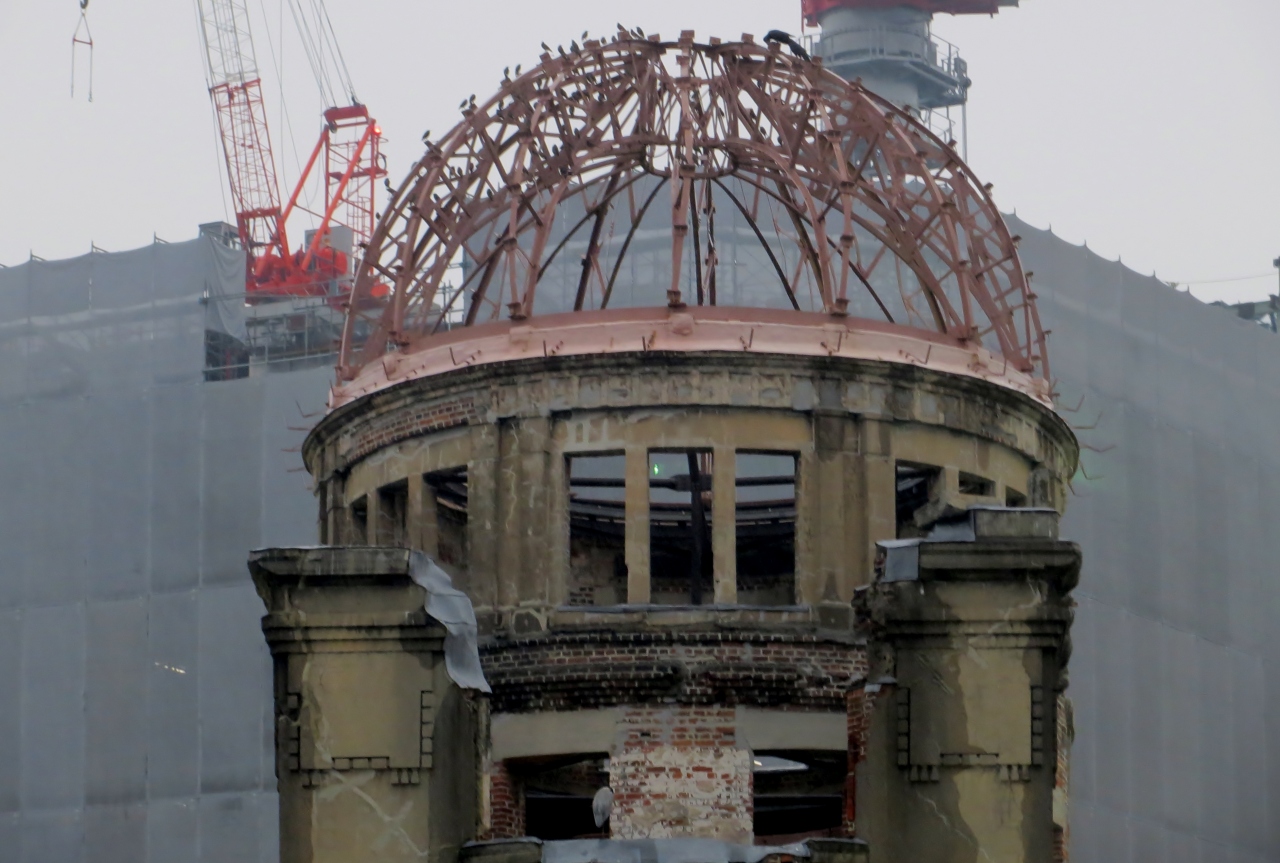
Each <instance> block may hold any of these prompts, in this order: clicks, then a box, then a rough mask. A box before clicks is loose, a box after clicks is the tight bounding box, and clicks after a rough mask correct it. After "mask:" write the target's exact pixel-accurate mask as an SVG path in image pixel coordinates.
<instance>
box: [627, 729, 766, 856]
mask: <svg viewBox="0 0 1280 863" xmlns="http://www.w3.org/2000/svg"><path fill="white" fill-rule="evenodd" d="M619 738H620V739H619V741H618V746H617V750H616V751H615V752H614V753H613V755H612V756H611V757H610V761H609V784H610V787H612V788H613V792H614V804H613V813H612V815H611V817H610V831H611V835H612V836H613V838H615V839H666V838H674V837H696V838H704V839H720V840H722V841H727V842H736V843H744V844H750V842H751V825H752V802H751V800H752V775H751V752H750V751H749V750H747V749H746V748H745V747H741V748H740V747H739V746H738V745H737V739H736V732H735V728H734V710H733V708H729V707H632V708H628V709H627V710H626V711H625V713H624V716H623V719H622V721H621V728H620V731H619Z"/></svg>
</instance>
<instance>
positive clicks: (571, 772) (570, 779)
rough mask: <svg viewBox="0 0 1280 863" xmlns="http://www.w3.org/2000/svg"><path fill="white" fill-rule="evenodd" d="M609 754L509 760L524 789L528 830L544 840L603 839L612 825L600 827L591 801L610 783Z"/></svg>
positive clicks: (514, 775)
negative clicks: (520, 760) (607, 758)
mask: <svg viewBox="0 0 1280 863" xmlns="http://www.w3.org/2000/svg"><path fill="white" fill-rule="evenodd" d="M606 765H607V761H606V756H605V755H603V754H593V755H572V756H566V757H563V758H554V759H544V760H537V761H535V760H530V761H525V762H522V763H519V764H516V763H514V762H510V761H509V762H507V769H508V770H510V771H511V773H512V775H513V777H518V779H519V782H520V784H521V786H522V787H523V789H524V807H525V809H524V818H525V833H526V834H527V835H529V836H533V837H536V838H538V839H542V840H556V839H604V838H608V835H609V833H608V831H609V825H608V823H607V822H606V823H605V824H604V825H603V826H601V827H597V826H596V820H595V815H594V814H593V812H592V810H591V801H592V800H593V799H594V798H595V795H596V792H597V791H599V790H600V789H601V788H602V787H604V786H606V785H608V784H609V773H608V767H607V766H606Z"/></svg>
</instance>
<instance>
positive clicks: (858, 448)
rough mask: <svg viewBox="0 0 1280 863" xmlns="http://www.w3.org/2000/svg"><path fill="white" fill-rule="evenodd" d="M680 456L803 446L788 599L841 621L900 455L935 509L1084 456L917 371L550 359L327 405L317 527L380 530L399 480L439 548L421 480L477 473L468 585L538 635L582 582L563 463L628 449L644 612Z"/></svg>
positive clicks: (1057, 482) (727, 514) (635, 570)
mask: <svg viewBox="0 0 1280 863" xmlns="http://www.w3.org/2000/svg"><path fill="white" fill-rule="evenodd" d="M681 447H686V448H697V449H700V450H706V451H708V452H711V453H712V454H713V455H714V462H715V465H716V472H717V475H718V476H720V477H722V481H721V483H720V484H719V486H716V487H718V488H722V489H728V490H732V484H731V482H730V480H731V479H732V477H733V470H734V459H735V455H736V453H738V452H760V451H772V452H787V453H793V454H795V456H796V458H797V460H798V462H797V463H798V467H797V474H796V495H797V497H796V510H797V512H796V525H797V527H796V535H795V550H796V552H795V553H796V559H795V577H794V578H795V587H794V597H795V602H796V604H798V605H803V606H807V607H809V608H810V609H812V613H813V614H814V615H815V616H820V615H822V614H824V613H826V614H833V615H837V616H839V615H842V614H843V615H844V617H845V619H846V620H847V604H848V601H849V600H850V599H851V598H852V595H853V590H854V588H856V587H857V586H859V585H861V584H865V583H866V582H867V581H868V579H869V578H870V570H871V557H872V551H873V546H874V542H875V541H877V540H880V539H888V538H892V537H893V536H895V535H896V524H895V513H894V494H895V490H894V488H895V486H894V483H895V476H894V465H895V462H899V461H901V462H919V463H924V464H930V465H937V466H938V469H939V471H940V482H939V483H938V484H937V488H936V491H935V498H936V499H935V501H934V504H935V505H936V508H937V509H938V510H939V511H942V510H944V509H947V508H963V507H964V506H967V505H968V504H969V503H973V502H977V499H976V498H975V497H974V496H973V495H972V494H969V493H966V491H965V490H964V489H963V488H962V484H961V477H962V475H964V474H966V473H967V474H975V475H979V476H981V477H984V478H986V479H987V480H989V482H990V487H989V491H988V492H987V493H986V497H985V498H983V499H985V500H986V502H989V503H990V502H1000V503H1003V502H1004V500H1005V499H1006V496H1007V495H1009V494H1016V495H1020V496H1022V497H1027V496H1029V495H1037V494H1039V495H1040V496H1041V497H1044V498H1045V500H1044V501H1043V502H1044V503H1047V504H1048V505H1053V506H1061V505H1063V503H1064V502H1065V488H1066V486H1065V479H1066V475H1067V474H1069V473H1071V472H1072V471H1073V470H1074V465H1075V460H1076V452H1075V444H1074V441H1073V439H1072V438H1071V435H1070V433H1069V432H1068V431H1067V429H1066V427H1065V425H1064V424H1063V423H1062V422H1061V421H1060V420H1059V419H1058V418H1057V417H1056V416H1054V415H1053V414H1051V413H1049V412H1047V411H1046V410H1044V409H1043V408H1042V407H1040V406H1039V405H1037V404H1036V403H1034V402H1032V401H1031V400H1030V399H1028V398H1027V397H1025V396H1022V395H1020V394H1017V393H1015V392H1012V391H1010V390H1007V389H1005V388H1003V387H1000V386H997V385H994V384H989V383H985V382H981V381H976V380H972V379H965V378H958V377H946V376H943V375H939V374H937V373H934V372H930V371H928V370H924V369H920V368H917V367H914V366H905V365H902V366H896V365H889V364H885V363H873V362H863V361H853V360H838V359H816V358H802V357H783V356H772V355H770V356H765V355H752V356H739V355H735V354H719V353H717V354H700V355H698V356H689V355H683V354H679V353H665V354H659V353H650V354H646V355H635V356H628V355H609V356H598V357H574V358H557V357H551V358H547V359H544V360H538V361H519V362H513V363H506V364H501V365H497V366H484V367H479V368H463V369H460V370H459V371H457V372H453V373H449V374H445V375H440V376H437V377H434V378H426V379H421V380H414V381H409V382H406V383H404V384H401V385H398V386H395V387H392V388H391V389H389V390H386V391H383V392H379V393H375V394H373V395H371V396H369V397H366V398H365V399H362V400H360V401H358V402H355V403H352V404H350V405H347V406H345V407H343V408H341V409H339V410H337V411H335V412H334V413H333V414H331V415H330V416H328V417H327V418H326V419H325V420H324V421H323V422H322V423H321V424H320V425H319V426H318V427H317V428H316V429H315V430H314V431H313V432H312V434H311V435H310V436H309V438H308V440H307V443H306V445H305V448H304V453H305V456H306V458H307V461H308V465H309V468H310V470H311V471H312V472H313V474H314V475H315V477H316V479H317V482H318V483H319V485H320V490H319V493H320V496H321V500H322V502H323V506H324V509H325V512H326V517H325V523H324V525H323V527H324V530H323V538H326V539H327V541H337V542H348V541H362V542H363V541H369V542H376V541H379V539H380V538H381V535H380V534H379V533H378V528H377V527H376V525H377V524H378V523H379V516H378V515H377V510H378V508H379V507H380V506H382V504H381V502H380V501H381V500H382V499H383V497H384V496H385V494H386V490H387V489H388V488H390V487H392V486H400V485H404V484H406V483H407V487H408V490H409V492H408V493H409V501H410V505H409V507H408V509H411V510H413V515H414V517H415V518H417V517H418V516H419V515H421V516H425V520H426V522H428V525H427V526H426V527H422V526H421V525H420V523H419V522H417V521H414V522H412V523H409V524H407V525H406V527H405V529H404V530H403V531H401V534H402V535H403V536H404V537H405V540H404V541H406V542H410V541H412V540H413V539H414V538H415V537H417V538H421V539H422V540H424V543H425V544H426V546H427V548H426V550H427V551H429V552H430V551H432V550H433V549H432V548H431V547H430V541H431V539H432V537H434V536H437V535H438V529H437V528H433V527H431V526H430V522H431V521H432V517H433V513H432V512H431V508H430V507H429V506H425V505H423V506H421V507H417V508H415V506H414V504H413V501H414V500H416V499H417V498H418V496H419V492H418V491H417V490H418V489H419V488H420V487H421V484H422V477H423V476H424V475H425V474H429V473H431V472H433V471H441V470H445V469H450V468H460V467H465V468H466V469H467V473H468V488H469V496H468V501H467V507H468V513H467V530H468V533H469V549H470V551H469V561H468V566H467V568H466V572H465V573H464V572H459V573H457V583H458V584H459V586H460V587H462V588H463V589H465V590H466V591H467V592H468V594H469V595H470V596H471V597H472V599H473V601H474V602H475V603H476V606H477V611H478V612H479V613H480V614H481V618H482V623H485V624H487V628H488V629H489V630H491V631H496V630H498V629H509V630H511V631H513V632H514V633H516V634H529V633H533V632H538V631H543V630H545V629H546V628H547V626H548V621H549V618H550V616H551V615H552V614H554V613H555V611H554V610H555V609H557V608H558V607H560V606H562V605H565V604H567V603H568V602H569V601H570V599H571V594H572V592H573V586H572V585H571V584H570V583H569V580H568V579H569V575H570V574H571V573H572V571H573V568H572V566H571V561H570V545H569V528H568V506H567V501H568V494H567V483H568V479H567V477H566V457H567V456H572V455H582V454H592V453H595V454H601V453H622V454H624V455H625V458H626V465H627V467H626V500H627V504H626V506H627V518H626V539H625V565H626V579H627V582H626V596H625V601H626V602H628V603H632V604H643V603H648V602H650V601H651V600H653V598H654V597H653V594H652V591H651V577H652V573H651V561H650V549H649V544H650V524H649V504H648V501H649V488H650V487H649V478H648V470H649V466H648V453H649V452H650V451H653V450H664V449H666V450H669V449H672V448H681ZM1037 471H1038V472H1037ZM1033 476H1034V477H1041V478H1042V479H1043V480H1044V481H1043V482H1036V481H1033ZM727 502H728V499H727V498H725V499H723V500H722V505H720V506H717V507H713V511H712V515H711V520H712V546H713V548H712V554H713V556H714V559H715V567H714V579H715V583H714V588H713V593H714V599H715V601H716V602H717V603H725V604H732V603H734V602H736V601H737V600H738V596H737V581H736V576H735V570H734V565H733V561H734V555H733V550H732V547H731V545H732V541H733V536H734V534H733V531H734V509H733V507H732V506H728V505H723V504H724V503H727ZM357 508H359V509H357ZM393 533H394V532H393ZM615 592H618V593H620V592H621V591H620V590H619V591H615ZM621 599H622V597H619V600H620V601H621Z"/></svg>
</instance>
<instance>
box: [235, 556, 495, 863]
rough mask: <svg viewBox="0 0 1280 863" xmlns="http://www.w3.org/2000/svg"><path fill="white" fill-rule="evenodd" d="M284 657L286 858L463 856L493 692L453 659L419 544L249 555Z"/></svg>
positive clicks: (270, 638)
mask: <svg viewBox="0 0 1280 863" xmlns="http://www.w3.org/2000/svg"><path fill="white" fill-rule="evenodd" d="M249 568H250V571H251V572H252V574H253V580H254V584H255V585H256V586H257V589H258V594H259V595H260V596H261V597H262V600H263V602H264V603H265V605H266V607H267V614H266V616H265V617H264V618H263V621H262V628H263V632H264V633H265V634H266V638H267V643H268V644H269V645H270V647H271V652H272V656H273V658H274V666H275V720H276V776H277V779H278V787H279V792H280V859H281V863H358V861H359V863H363V861H367V860H374V859H376V860H379V861H396V860H415V861H422V860H426V861H431V863H436V861H440V863H452V861H454V860H456V858H457V853H458V849H459V848H460V847H461V845H462V844H463V843H465V842H466V841H468V840H470V839H472V838H474V836H475V828H476V821H477V802H478V796H479V792H478V787H477V786H478V781H479V767H478V765H479V761H478V739H477V736H478V735H477V729H478V727H479V726H480V718H481V712H482V711H483V710H484V709H485V704H484V702H483V701H482V700H477V699H474V698H472V697H470V696H469V695H468V694H466V693H464V692H463V691H462V690H460V689H459V688H458V687H457V685H455V684H454V683H453V682H452V681H451V680H450V678H449V676H448V674H447V672H446V669H445V658H444V638H445V630H444V628H443V627H442V626H440V625H439V624H438V623H437V622H435V621H434V620H432V619H431V618H430V617H428V615H427V613H426V611H425V610H424V608H423V606H424V600H425V598H426V592H425V590H424V589H423V588H421V587H419V586H418V585H417V584H415V583H414V581H413V580H412V578H411V577H410V571H409V553H408V552H407V551H406V550H403V549H392V548H324V549H268V550H264V551H258V552H254V553H253V555H252V556H251V558H250V561H249Z"/></svg>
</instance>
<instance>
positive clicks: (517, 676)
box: [481, 631, 866, 713]
mask: <svg viewBox="0 0 1280 863" xmlns="http://www.w3.org/2000/svg"><path fill="white" fill-rule="evenodd" d="M481 656H482V658H483V660H484V669H485V675H486V676H487V677H488V679H489V682H490V684H491V685H492V686H493V690H494V694H493V709H494V710H495V711H501V712H506V713H519V712H524V711H535V710H537V711H541V710H574V709H581V708H590V707H612V706H615V705H619V704H645V703H654V702H666V703H670V702H675V703H678V704H685V705H695V704H726V705H734V704H746V705H757V706H765V707H776V706H796V707H805V708H809V709H815V710H843V709H844V707H845V691H846V689H847V688H848V686H849V684H850V682H851V680H853V679H856V678H858V677H861V676H862V675H864V674H865V672H866V651H865V649H864V648H863V647H861V646H860V645H854V644H848V643H843V642H839V641H834V640H827V639H823V638H821V637H818V636H814V635H804V634H780V633H760V632H742V631H738V632H670V631H668V632H582V633H554V634H550V635H545V636H540V637H537V638H527V639H509V640H500V641H495V642H490V643H488V644H486V645H483V646H482V647H481Z"/></svg>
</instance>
